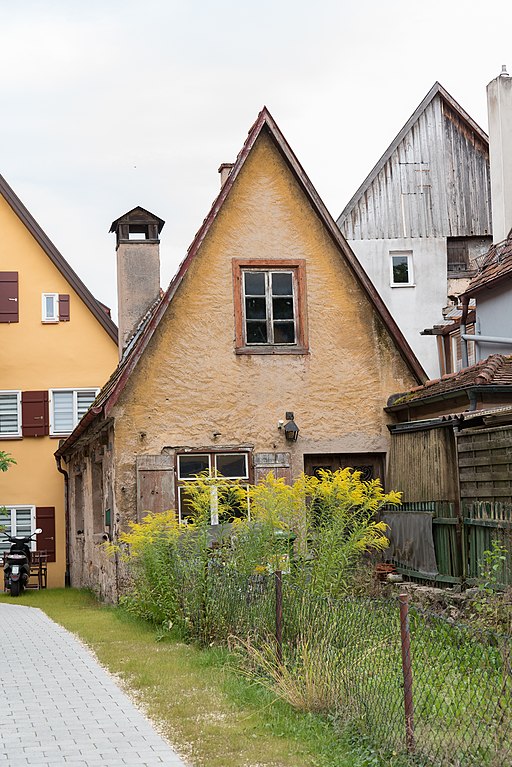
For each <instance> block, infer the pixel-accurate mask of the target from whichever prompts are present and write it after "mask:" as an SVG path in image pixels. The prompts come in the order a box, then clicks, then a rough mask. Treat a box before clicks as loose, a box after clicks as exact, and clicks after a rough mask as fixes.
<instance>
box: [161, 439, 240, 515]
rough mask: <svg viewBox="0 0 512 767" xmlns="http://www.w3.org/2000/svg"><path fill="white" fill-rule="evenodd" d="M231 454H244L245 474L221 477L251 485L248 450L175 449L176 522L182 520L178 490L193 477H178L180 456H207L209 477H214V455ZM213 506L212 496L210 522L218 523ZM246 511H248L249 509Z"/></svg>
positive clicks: (227, 480) (192, 479)
mask: <svg viewBox="0 0 512 767" xmlns="http://www.w3.org/2000/svg"><path fill="white" fill-rule="evenodd" d="M233 454H234V455H244V456H245V465H246V468H247V476H244V477H222V479H223V480H225V481H226V482H229V481H230V480H233V481H238V482H242V483H244V484H247V485H251V484H252V483H253V470H252V462H251V460H250V459H251V455H252V453H251V451H250V450H243V449H237V448H232V449H231V450H222V449H219V450H211V449H210V450H181V451H177V452H176V455H175V461H176V465H175V472H174V476H175V499H176V514H177V517H178V522H180V523H181V522H182V519H181V492H180V491H181V489H182V488H183V487H186V485H187V482H193V481H194V477H190V478H185V479H183V478H180V462H179V459H180V458H181V457H182V456H185V455H206V456H208V467H209V468H208V471H209V474H210V477H211V478H214V473H216V460H215V458H216V456H218V455H233ZM214 488H215V486H214V485H212V490H213V489H214ZM213 506H214V502H213V498H212V507H211V520H212V524H218V522H214V521H213V518H214V514H215V512H214V508H213ZM247 511H248V513H249V509H248V510H247Z"/></svg>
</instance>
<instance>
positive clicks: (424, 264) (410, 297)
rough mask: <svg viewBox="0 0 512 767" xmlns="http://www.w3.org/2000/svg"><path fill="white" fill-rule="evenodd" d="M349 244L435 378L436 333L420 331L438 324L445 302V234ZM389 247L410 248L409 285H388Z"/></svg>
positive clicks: (437, 362) (420, 358)
mask: <svg viewBox="0 0 512 767" xmlns="http://www.w3.org/2000/svg"><path fill="white" fill-rule="evenodd" d="M349 244H350V247H351V248H352V250H353V251H354V253H355V254H356V256H357V258H358V259H359V261H360V262H361V264H362V266H363V268H364V269H365V270H366V272H367V274H368V276H369V277H370V279H371V280H372V282H373V284H374V285H375V287H376V288H377V290H378V291H379V293H380V295H381V297H382V299H383V301H384V303H385V304H386V306H387V307H388V309H389V311H390V312H391V314H392V315H393V318H394V320H395V322H396V323H397V324H398V326H399V328H400V330H401V331H402V333H403V334H404V336H405V337H406V339H407V341H408V342H409V344H410V346H411V347H412V349H413V351H414V353H415V354H416V356H417V357H418V359H419V361H420V362H421V364H422V365H423V367H424V368H425V370H426V372H427V374H428V376H429V378H438V377H439V357H438V352H437V340H436V337H435V336H421V335H420V331H421V330H424V329H425V328H431V327H432V326H433V325H436V324H439V321H440V319H441V317H442V308H443V307H444V306H445V305H446V301H447V294H446V289H447V281H446V238H445V237H438V238H433V237H428V238H422V239H419V238H418V239H415V238H407V239H396V240H350V241H349ZM391 251H412V254H413V256H412V260H413V278H414V284H413V285H412V286H400V287H392V286H391V271H390V263H391V256H390V252H391Z"/></svg>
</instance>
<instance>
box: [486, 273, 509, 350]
mask: <svg viewBox="0 0 512 767" xmlns="http://www.w3.org/2000/svg"><path fill="white" fill-rule="evenodd" d="M511 301H512V291H511V288H510V286H509V285H504V286H502V287H501V288H499V289H497V288H496V287H495V288H493V290H492V292H491V291H489V296H488V297H487V296H486V294H485V292H483V293H481V294H480V295H478V296H477V329H478V334H479V335H482V336H497V337H498V338H512V312H511V311H510V304H511ZM489 354H512V344H490V343H483V342H482V343H479V344H477V360H484V359H485V358H486V357H488V356H489Z"/></svg>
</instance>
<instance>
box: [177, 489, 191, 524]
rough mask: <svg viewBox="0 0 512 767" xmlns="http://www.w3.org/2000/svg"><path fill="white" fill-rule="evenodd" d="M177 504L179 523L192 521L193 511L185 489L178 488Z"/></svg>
mask: <svg viewBox="0 0 512 767" xmlns="http://www.w3.org/2000/svg"><path fill="white" fill-rule="evenodd" d="M178 504H179V521H180V522H185V521H186V520H190V521H192V520H193V519H194V510H193V508H192V505H191V503H190V499H189V497H188V493H187V488H186V486H184V487H179V488H178Z"/></svg>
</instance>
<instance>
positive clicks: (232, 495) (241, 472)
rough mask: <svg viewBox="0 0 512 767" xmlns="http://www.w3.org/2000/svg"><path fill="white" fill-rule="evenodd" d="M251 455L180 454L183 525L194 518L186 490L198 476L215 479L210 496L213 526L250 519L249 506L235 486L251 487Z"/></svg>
mask: <svg viewBox="0 0 512 767" xmlns="http://www.w3.org/2000/svg"><path fill="white" fill-rule="evenodd" d="M249 455H250V454H249V453H248V452H242V451H241V452H235V451H233V452H226V453H222V452H219V453H214V452H204V453H179V454H178V455H177V456H176V462H177V467H176V469H177V471H176V476H177V483H178V487H177V498H178V514H179V520H180V522H185V521H186V520H187V519H189V518H190V517H191V516H192V515H193V509H192V508H191V504H190V499H189V497H188V494H187V490H186V488H187V486H188V485H189V484H190V483H191V482H193V481H194V479H196V477H197V476H198V475H201V476H202V477H205V478H206V479H208V480H211V484H210V488H209V491H210V492H209V495H210V520H211V524H212V525H218V524H219V523H221V522H229V521H230V519H233V518H236V517H245V516H247V514H248V511H249V509H248V504H247V503H246V502H241V501H240V498H239V496H238V494H237V493H236V492H235V485H236V484H241V485H242V486H243V487H245V488H247V487H248V485H249V482H250V466H249ZM217 480H218V481H217ZM244 480H245V481H244ZM225 508H227V509H228V511H226V512H224V513H223V512H222V511H221V509H225Z"/></svg>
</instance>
